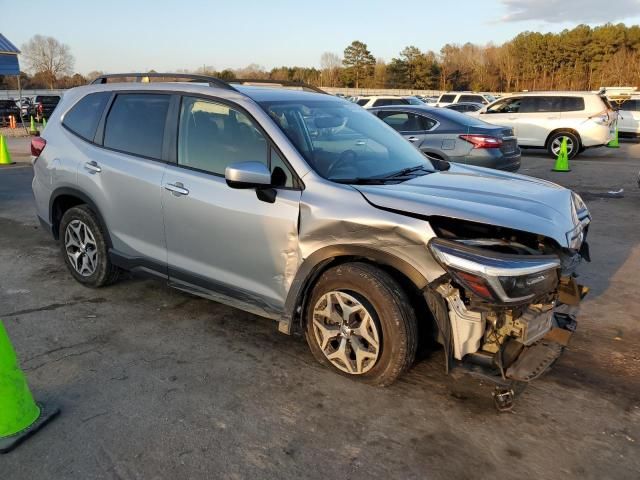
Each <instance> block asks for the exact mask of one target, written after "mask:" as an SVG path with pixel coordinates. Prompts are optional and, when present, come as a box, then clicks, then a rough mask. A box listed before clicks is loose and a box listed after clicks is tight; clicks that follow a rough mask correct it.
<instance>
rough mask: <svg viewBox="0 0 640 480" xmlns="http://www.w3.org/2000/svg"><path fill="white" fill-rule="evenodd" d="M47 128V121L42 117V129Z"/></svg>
mask: <svg viewBox="0 0 640 480" xmlns="http://www.w3.org/2000/svg"><path fill="white" fill-rule="evenodd" d="M46 126H47V119H46V118H44V117H42V129H43V130H44V129H45V127H46Z"/></svg>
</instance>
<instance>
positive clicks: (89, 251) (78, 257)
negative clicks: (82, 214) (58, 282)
mask: <svg viewBox="0 0 640 480" xmlns="http://www.w3.org/2000/svg"><path fill="white" fill-rule="evenodd" d="M64 245H65V250H66V252H67V256H68V257H69V260H70V261H71V265H72V266H73V268H74V269H75V271H76V272H78V273H79V274H80V275H82V276H83V277H90V276H91V275H93V273H94V272H95V271H96V268H97V267H98V247H97V245H96V240H95V238H94V236H93V233H92V232H91V229H90V228H89V227H88V226H87V225H86V224H85V223H83V222H82V221H80V220H72V221H71V222H70V223H69V225H67V228H66V230H65V232H64Z"/></svg>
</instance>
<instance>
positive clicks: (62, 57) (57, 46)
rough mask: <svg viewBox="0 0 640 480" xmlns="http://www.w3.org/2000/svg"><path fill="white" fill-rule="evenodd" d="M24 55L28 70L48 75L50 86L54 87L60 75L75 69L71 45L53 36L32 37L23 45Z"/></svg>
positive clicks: (67, 73)
mask: <svg viewBox="0 0 640 480" xmlns="http://www.w3.org/2000/svg"><path fill="white" fill-rule="evenodd" d="M22 56H23V57H24V59H25V60H26V64H27V69H28V70H30V71H31V72H33V73H34V74H35V73H42V74H43V75H44V76H46V78H47V83H48V84H49V88H53V84H54V82H55V81H56V78H58V76H60V75H69V74H71V73H72V71H73V63H74V58H73V55H71V51H70V48H69V46H68V45H65V44H64V43H60V42H59V41H58V40H56V39H55V38H53V37H43V36H42V35H35V36H33V37H31V39H30V40H29V41H28V42H27V43H25V44H24V45H22Z"/></svg>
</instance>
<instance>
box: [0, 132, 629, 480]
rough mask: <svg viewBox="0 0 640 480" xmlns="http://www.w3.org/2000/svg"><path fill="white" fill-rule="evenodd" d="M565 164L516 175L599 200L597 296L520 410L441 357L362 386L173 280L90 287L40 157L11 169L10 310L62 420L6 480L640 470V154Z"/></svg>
mask: <svg viewBox="0 0 640 480" xmlns="http://www.w3.org/2000/svg"><path fill="white" fill-rule="evenodd" d="M22 161H23V162H28V159H27V158H26V157H23V160H22ZM552 165H553V161H552V160H550V159H548V158H547V157H546V156H545V155H544V154H543V153H538V152H534V153H527V154H526V155H525V156H524V157H523V167H522V170H521V172H520V173H524V174H528V175H533V176H536V177H540V178H545V179H549V180H551V181H554V182H558V183H560V184H562V185H565V186H568V187H571V188H574V189H575V190H577V191H578V192H580V193H581V194H582V196H583V198H584V199H585V201H586V203H587V204H588V206H589V208H590V210H591V212H592V214H593V223H592V226H591V229H590V232H589V242H590V246H591V255H592V259H593V261H592V263H590V264H585V265H584V266H583V268H582V276H581V277H580V281H581V283H584V284H586V285H588V286H590V287H591V292H590V294H589V295H588V297H587V299H586V300H585V301H584V303H583V308H582V311H581V315H580V317H579V327H578V331H577V333H576V334H575V335H574V337H573V339H572V343H571V345H570V347H569V348H568V350H567V351H566V352H565V355H564V356H563V357H562V358H561V359H560V360H559V361H558V363H557V364H556V365H555V367H554V369H553V370H552V371H551V372H550V373H548V374H547V375H545V376H543V377H542V378H540V379H538V380H537V381H536V382H534V383H533V384H531V385H530V386H529V388H528V389H527V390H526V391H525V392H524V393H523V394H522V395H521V396H520V397H519V398H518V399H517V403H516V406H515V408H514V410H513V412H512V413H508V414H497V413H496V412H495V410H494V409H493V404H492V400H491V389H492V388H491V386H490V385H488V384H486V383H483V382H482V381H480V380H478V379H477V378H474V377H470V376H468V375H464V374H456V375H450V376H447V375H445V373H444V368H443V355H442V352H441V351H434V352H432V353H429V354H427V355H424V356H422V357H421V358H420V359H419V360H418V361H417V363H416V365H415V366H414V367H413V368H412V369H411V370H410V371H409V372H408V373H407V374H406V375H405V376H404V377H403V378H402V379H401V380H400V381H398V382H397V383H396V384H395V385H393V386H391V387H389V388H384V389H381V388H374V387H368V386H363V385H360V384H358V383H356V382H354V381H351V380H349V379H347V378H343V377H341V376H339V375H336V374H334V373H332V372H331V371H329V370H328V369H326V368H324V367H322V366H320V365H318V364H317V363H316V362H315V361H314V359H313V358H312V356H311V353H310V352H309V351H308V349H307V346H306V344H305V342H304V340H303V338H302V337H301V336H299V335H295V336H286V335H282V334H280V333H278V332H277V329H276V324H275V323H274V322H272V321H270V320H265V319H262V318H259V317H256V316H253V315H251V314H248V313H244V312H241V311H238V310H235V309H233V308H230V307H226V306H223V305H220V304H216V303H214V302H211V301H207V300H204V299H200V298H196V297H193V296H190V295H187V294H184V293H181V292H178V291H176V290H172V289H169V288H168V287H166V286H165V285H164V284H163V283H162V282H160V281H156V280H146V279H141V278H134V277H127V278H125V279H123V280H122V281H120V282H119V283H117V284H115V285H113V286H111V287H108V288H103V289H97V290H91V289H87V288H84V287H82V286H81V285H79V284H78V283H76V282H75V281H74V280H73V279H72V277H71V276H70V275H69V273H68V272H67V270H66V267H65V265H64V263H63V261H62V258H61V255H60V251H59V248H58V246H57V244H56V243H55V242H54V241H53V240H52V239H51V238H50V237H49V236H48V235H47V234H46V233H45V232H43V231H42V230H41V229H40V228H39V226H38V223H37V221H36V218H35V211H34V205H33V199H32V196H31V190H30V183H31V178H32V170H31V167H30V165H29V164H28V163H18V164H17V165H14V166H10V167H4V168H1V169H0V318H1V319H2V320H3V321H4V323H5V326H6V328H7V330H8V332H9V335H10V336H11V338H12V341H13V344H14V347H15V349H16V350H17V352H18V356H19V358H20V360H21V363H22V366H23V368H24V371H25V373H26V374H27V376H28V379H29V381H30V384H31V387H32V390H33V392H34V395H35V396H36V398H38V399H39V400H44V401H48V402H54V403H56V404H58V405H59V406H60V407H61V408H62V414H61V415H60V417H59V418H57V419H56V420H55V421H54V422H53V423H51V424H50V425H48V426H47V427H46V428H45V429H44V430H42V431H41V432H39V433H38V434H37V435H36V436H34V437H32V438H31V439H29V440H28V441H27V442H26V443H25V444H23V445H21V446H20V447H19V448H18V449H17V450H15V451H14V452H12V453H10V454H8V455H4V456H0V478H2V479H5V478H6V479H36V478H77V479H93V478H118V479H130V478H131V479H136V478H145V479H154V478H221V479H241V478H259V479H263V478H274V479H276V478H277V479H288V478H295V479H299V478H312V479H315V478H318V479H326V478H354V479H359V478H363V479H364V478H366V479H372V478H385V479H386V478H398V479H410V478H436V479H440V478H442V479H445V478H446V479H451V478H455V479H464V478H500V479H511V478H514V479H515V478H519V479H521V478H545V479H566V478H581V479H603V478H615V479H637V478H639V473H638V472H640V350H639V349H638V345H639V344H640V309H639V308H638V306H639V305H640V293H639V290H638V287H637V283H638V271H639V269H640V208H639V207H640V191H639V190H638V185H637V183H636V179H637V174H638V171H639V170H640V144H636V143H629V142H625V143H623V145H622V148H620V149H617V150H614V149H604V148H601V149H597V150H593V151H588V152H586V153H585V154H584V156H583V157H581V159H579V160H575V161H573V162H572V164H571V167H572V171H571V172H569V173H553V172H551V171H550V170H551V167H552ZM620 188H623V189H624V196H623V198H612V196H611V195H610V194H609V193H608V192H610V191H618V190H619V189H620Z"/></svg>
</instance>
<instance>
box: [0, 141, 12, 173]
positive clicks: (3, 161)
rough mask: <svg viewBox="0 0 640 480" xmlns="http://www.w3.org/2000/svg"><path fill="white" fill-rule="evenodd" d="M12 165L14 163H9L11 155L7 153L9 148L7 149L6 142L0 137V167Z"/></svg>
mask: <svg viewBox="0 0 640 480" xmlns="http://www.w3.org/2000/svg"><path fill="white" fill-rule="evenodd" d="M14 163H15V162H12V161H11V154H10V153H9V148H8V147H7V141H6V140H5V139H4V137H3V136H2V135H0V166H2V165H13V164H14Z"/></svg>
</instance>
